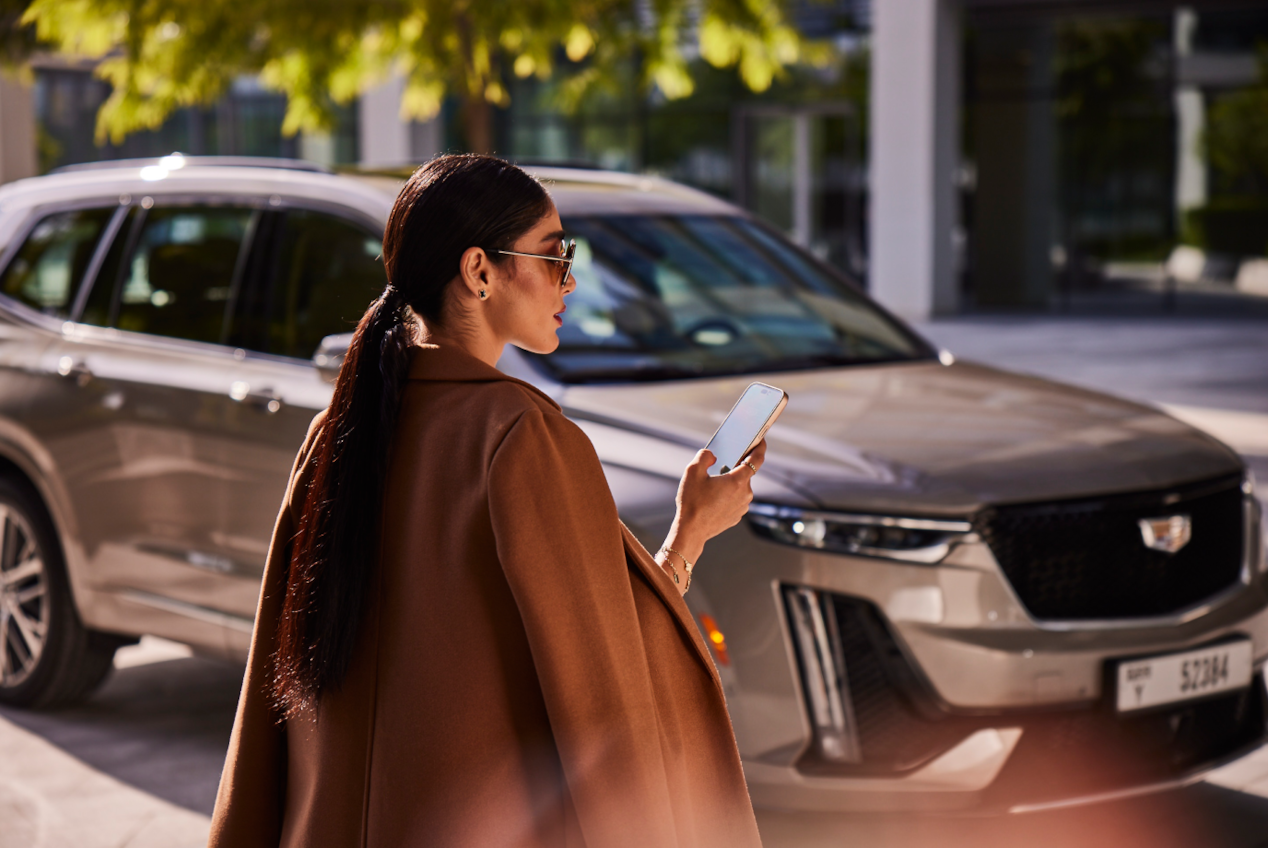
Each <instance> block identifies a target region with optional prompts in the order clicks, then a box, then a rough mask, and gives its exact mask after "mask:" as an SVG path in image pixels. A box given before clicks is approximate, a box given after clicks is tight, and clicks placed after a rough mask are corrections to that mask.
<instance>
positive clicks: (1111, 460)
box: [560, 362, 1242, 515]
mask: <svg viewBox="0 0 1268 848" xmlns="http://www.w3.org/2000/svg"><path fill="white" fill-rule="evenodd" d="M753 380H761V381H762V382H766V383H770V384H772V385H776V386H779V387H780V388H782V389H784V390H785V391H787V392H788V394H789V397H790V400H789V403H788V407H787V409H785V411H784V413H783V415H782V416H781V417H780V419H779V422H778V423H777V424H776V425H775V426H774V427H773V428H772V429H771V431H770V433H769V435H768V437H767V444H768V454H767V460H766V467H765V468H764V469H763V473H762V475H760V477H766V478H768V480H769V482H770V484H771V485H770V486H768V487H767V488H766V491H765V492H763V491H761V490H755V493H756V496H757V497H759V498H763V497H770V498H773V499H779V498H788V497H791V498H792V499H794V500H798V501H802V500H807V501H809V502H810V503H811V504H813V505H817V506H821V507H824V508H835V509H856V510H866V511H872V512H882V511H884V512H888V511H899V512H903V513H917V514H929V515H966V514H968V513H971V512H973V511H975V510H976V509H978V508H980V507H982V506H984V505H987V504H1000V503H1024V502H1034V501H1044V500H1059V499H1065V498H1073V497H1081V496H1088V495H1097V494H1105V493H1111V492H1123V491H1131V490H1138V489H1151V488H1160V487H1166V486H1169V485H1172V484H1176V483H1181V482H1186V481H1193V480H1198V479H1202V478H1205V477H1213V476H1216V475H1220V474H1227V473H1233V472H1236V471H1238V470H1240V469H1241V467H1242V465H1241V461H1240V459H1239V458H1238V457H1237V455H1236V454H1235V453H1233V452H1232V451H1231V450H1229V449H1228V448H1227V447H1225V446H1224V445H1223V444H1221V443H1220V442H1218V441H1216V440H1215V439H1213V438H1211V437H1210V436H1208V435H1206V434H1205V433H1202V432H1200V431H1198V430H1195V429H1194V428H1192V427H1189V426H1188V425H1186V424H1182V423H1181V422H1179V421H1177V420H1175V419H1174V418H1171V417H1169V416H1168V415H1166V414H1164V413H1162V412H1160V411H1158V410H1157V409H1154V408H1152V407H1148V406H1142V405H1140V404H1136V403H1131V402H1129V401H1125V400H1120V399H1118V398H1114V397H1110V396H1107V395H1103V394H1098V393H1095V392H1090V391H1086V390H1083V389H1078V388H1074V387H1071V386H1065V385H1061V384H1058V383H1053V382H1050V381H1047V380H1042V379H1039V378H1033V377H1025V376H1021V375H1017V374H1010V373H1008V372H1004V371H999V370H996V369H993V368H988V367H985V366H981V365H976V364H972V363H962V362H957V363H955V364H953V365H950V366H944V365H941V364H940V363H936V362H919V363H900V364H887V365H876V366H864V367H858V366H856V367H850V368H834V369H821V370H814V371H799V372H783V373H777V374H768V375H743V376H738V377H728V378H722V379H718V378H713V379H702V380H685V381H673V382H659V383H646V384H624V385H620V386H611V385H604V386H597V385H576V386H569V387H567V388H565V389H564V390H563V391H562V396H561V397H560V401H561V403H562V405H563V406H564V408H565V411H566V412H567V413H568V414H569V415H570V416H572V417H573V418H574V419H577V420H578V421H579V422H580V423H581V424H582V426H583V427H585V428H587V432H589V433H591V437H592V439H594V440H595V442H596V449H598V451H599V454H600V457H601V458H602V459H604V460H605V461H607V462H613V463H617V464H621V465H625V466H627V467H628V466H633V467H642V468H644V469H645V470H652V471H658V472H659V473H670V472H671V471H672V469H667V468H661V467H659V466H663V465H664V464H665V463H664V462H663V458H661V459H659V460H658V459H657V458H656V457H655V456H654V454H655V453H656V451H655V449H654V447H653V445H654V444H655V443H656V442H655V441H652V440H656V441H659V442H660V443H662V444H663V443H664V442H666V441H667V442H669V443H670V444H671V445H672V446H673V451H672V452H674V453H675V458H676V459H681V457H682V456H683V455H685V456H687V457H689V456H690V454H691V453H694V450H696V449H698V448H699V447H702V446H703V445H704V444H705V443H706V442H707V441H708V440H709V438H710V437H711V436H712V434H713V432H714V430H716V429H717V427H718V425H719V424H720V423H721V422H722V420H723V419H724V418H725V417H726V414H727V412H728V411H729V410H730V408H731V406H732V404H733V403H734V402H735V400H736V398H738V397H739V396H740V393H741V391H743V389H744V387H745V386H746V385H748V383H749V382H751V381H753ZM614 431H623V432H624V433H627V434H631V438H625V439H622V438H612V437H611V435H612V433H613V432H614ZM684 449H689V450H688V451H687V452H686V453H685V454H683V450H684ZM675 467H676V468H677V469H678V472H679V473H680V472H681V467H682V466H681V463H677V464H676V465H675Z"/></svg>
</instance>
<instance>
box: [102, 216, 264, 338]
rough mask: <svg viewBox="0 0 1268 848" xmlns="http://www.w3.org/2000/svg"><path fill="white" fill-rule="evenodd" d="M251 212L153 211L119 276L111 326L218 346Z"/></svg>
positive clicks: (250, 221) (138, 235) (137, 236)
mask: <svg viewBox="0 0 1268 848" xmlns="http://www.w3.org/2000/svg"><path fill="white" fill-rule="evenodd" d="M256 214H257V213H256V211H255V210H253V209H244V208H235V207H227V206H198V207H166V208H164V207H160V208H155V209H151V210H150V211H149V212H148V213H146V215H145V218H144V221H143V222H142V224H141V230H140V232H139V233H138V234H137V235H136V237H135V244H136V247H135V248H134V249H133V251H132V253H131V256H130V257H128V259H127V261H126V264H125V266H124V268H123V269H122V271H123V273H122V274H121V275H120V277H119V283H118V285H117V287H116V292H115V299H114V302H113V304H112V310H113V312H114V315H113V316H112V318H113V320H111V321H109V323H110V324H113V325H114V326H116V327H118V328H119V329H121V330H129V331H132V332H136V333H148V334H150V335H156V336H168V337H172V338H180V339H189V340H191V341H198V342H212V343H217V344H219V343H223V341H224V338H225V335H226V330H227V327H226V326H225V321H226V316H227V315H228V314H229V310H230V301H231V299H232V297H233V295H234V285H235V283H236V273H237V269H238V265H239V262H238V255H239V253H241V251H242V249H243V245H244V242H245V241H246V236H247V233H248V232H249V230H250V228H251V225H252V222H253V220H254V218H255V216H256Z"/></svg>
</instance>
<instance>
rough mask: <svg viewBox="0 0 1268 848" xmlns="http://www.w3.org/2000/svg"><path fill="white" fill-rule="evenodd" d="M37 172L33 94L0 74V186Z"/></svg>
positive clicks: (29, 89)
mask: <svg viewBox="0 0 1268 848" xmlns="http://www.w3.org/2000/svg"><path fill="white" fill-rule="evenodd" d="M38 170H39V162H38V160H37V158H36V143H35V95H34V92H33V90H32V88H31V86H30V85H28V84H26V83H23V82H21V81H20V80H17V79H14V78H13V77H10V76H7V75H5V74H3V73H0V183H7V182H12V181H13V180H20V179H22V178H23V177H33V176H35V174H36V173H37V171H38Z"/></svg>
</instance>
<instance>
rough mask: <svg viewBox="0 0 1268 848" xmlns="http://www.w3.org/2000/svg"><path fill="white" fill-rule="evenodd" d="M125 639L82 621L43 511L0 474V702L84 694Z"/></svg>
mask: <svg viewBox="0 0 1268 848" xmlns="http://www.w3.org/2000/svg"><path fill="white" fill-rule="evenodd" d="M122 641H123V640H121V639H119V638H117V637H114V636H110V635H108V634H105V633H96V632H94V631H91V630H88V629H87V628H85V627H84V626H83V623H82V622H81V621H80V619H79V613H78V612H77V611H76V609H75V602H74V598H73V597H72V595H71V589H70V581H69V579H68V578H67V576H66V565H65V560H64V559H63V557H62V547H61V545H60V544H59V542H58V538H57V534H56V533H55V532H54V530H53V523H52V521H51V520H50V519H49V517H48V511H47V510H46V509H45V508H44V504H43V503H42V502H41V500H40V498H39V496H38V495H36V494H35V492H33V491H32V490H31V488H30V487H29V486H27V485H24V484H23V482H22V481H19V480H14V479H12V478H3V477H0V703H2V704H8V705H12V706H19V707H42V708H48V707H61V706H67V705H69V704H73V703H75V702H77V701H81V700H83V699H84V698H87V697H88V696H89V695H91V694H92V693H93V691H94V690H95V689H96V688H97V687H98V686H100V685H101V682H102V681H103V680H105V678H106V675H107V674H108V673H109V672H110V669H111V666H112V661H113V659H114V652H115V649H116V648H118V646H119V645H120V644H121V643H122Z"/></svg>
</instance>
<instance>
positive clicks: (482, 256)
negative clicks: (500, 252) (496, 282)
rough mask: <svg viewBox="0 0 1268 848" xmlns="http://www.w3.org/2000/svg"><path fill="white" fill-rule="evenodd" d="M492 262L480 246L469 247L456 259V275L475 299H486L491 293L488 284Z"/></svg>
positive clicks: (491, 289) (490, 287) (491, 290)
mask: <svg viewBox="0 0 1268 848" xmlns="http://www.w3.org/2000/svg"><path fill="white" fill-rule="evenodd" d="M492 268H493V263H492V262H491V261H490V260H489V255H488V254H487V253H485V252H484V248H482V247H469V248H467V249H466V250H465V251H464V252H463V254H462V258H461V259H459V260H458V277H459V278H460V279H461V281H462V285H463V288H465V289H466V290H467V291H468V292H469V293H470V294H471V296H472V297H474V298H476V299H477V300H488V299H489V297H490V296H491V295H492V294H493V287H492V286H491V285H489V278H490V276H491V275H490V273H489V272H490V271H491V270H492Z"/></svg>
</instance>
